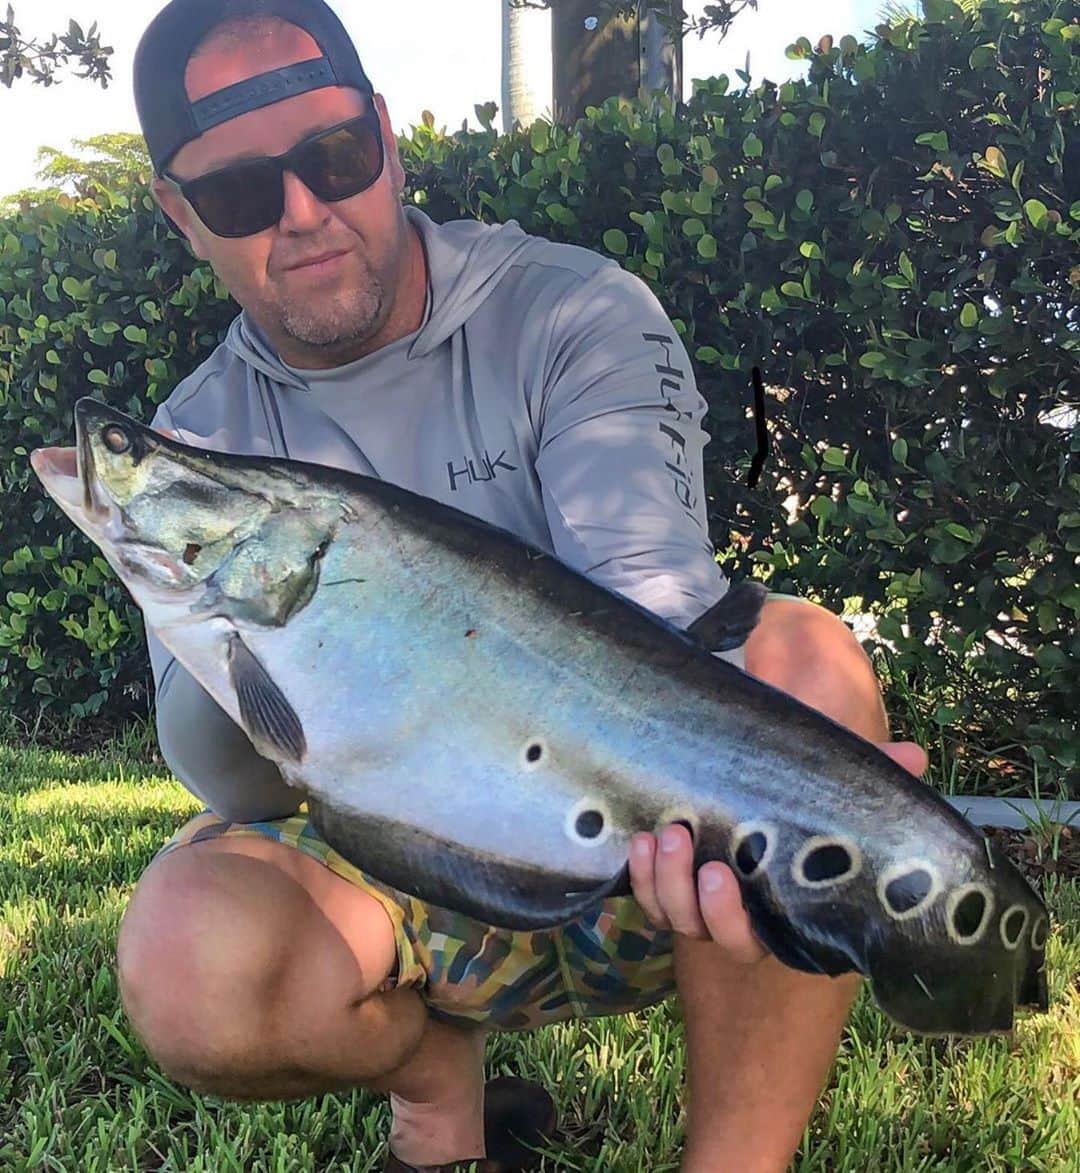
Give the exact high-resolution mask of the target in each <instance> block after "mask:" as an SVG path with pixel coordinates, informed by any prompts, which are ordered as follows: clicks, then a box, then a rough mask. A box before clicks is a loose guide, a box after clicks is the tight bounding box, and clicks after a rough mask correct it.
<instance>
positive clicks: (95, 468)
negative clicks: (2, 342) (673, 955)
mask: <svg viewBox="0 0 1080 1173" xmlns="http://www.w3.org/2000/svg"><path fill="white" fill-rule="evenodd" d="M31 459H32V464H33V467H34V470H35V472H36V473H37V476H38V478H39V479H40V481H41V482H42V485H43V486H44V488H45V490H46V492H47V493H48V494H49V495H50V496H51V497H52V498H53V500H54V501H55V502H56V503H57V504H58V505H59V506H60V508H61V509H62V510H63V511H64V512H65V513H66V514H67V516H68V517H69V518H70V519H71V521H72V522H73V523H74V524H75V525H76V526H77V527H78V529H79V530H81V531H82V532H83V533H84V534H86V536H87V537H88V538H89V539H90V540H91V541H93V542H94V543H95V544H96V545H97V546H98V547H99V548H100V550H101V552H102V554H103V555H104V557H105V558H106V560H107V561H108V563H109V564H110V566H111V567H112V568H113V570H114V571H115V572H116V574H117V576H118V577H119V579H120V580H121V581H122V582H123V584H124V585H125V586H126V588H127V589H128V591H129V592H130V594H131V596H132V598H133V599H134V601H135V603H136V604H137V605H138V607H139V608H140V609H141V611H142V614H143V618H144V620H145V622H146V624H147V626H148V627H150V628H151V629H152V630H153V631H154V632H155V633H156V634H157V636H158V638H159V639H160V640H161V642H162V644H163V645H164V646H165V647H166V648H167V649H168V650H169V651H170V652H171V653H172V654H173V655H174V656H175V657H176V659H177V660H178V661H179V662H180V663H181V664H182V665H183V666H184V667H185V668H186V669H187V670H188V671H189V672H190V673H191V674H192V675H193V676H194V678H195V679H196V680H197V681H198V682H199V683H200V684H201V685H202V686H203V687H204V688H205V689H206V690H207V692H208V693H209V694H210V695H211V696H212V697H213V698H214V699H215V700H216V701H217V703H218V704H219V705H221V707H222V708H223V709H224V710H225V712H226V713H228V714H229V716H230V717H231V718H232V719H233V720H234V721H235V722H236V723H237V724H238V725H239V726H240V727H241V728H242V729H243V730H244V731H245V732H246V734H247V736H248V737H249V738H250V740H251V742H252V744H253V745H254V747H255V749H256V750H257V751H258V752H259V753H260V754H262V755H264V756H265V757H267V758H269V759H270V760H272V761H273V762H275V763H276V764H277V766H278V768H279V769H280V771H281V774H282V776H283V778H284V779H285V781H286V782H287V783H289V785H291V786H294V787H296V788H297V790H298V791H300V792H302V794H303V796H304V800H305V801H306V802H307V806H308V813H309V817H310V819H311V820H312V822H313V823H314V825H315V827H316V829H317V830H318V831H319V833H320V834H321V835H322V836H323V837H324V838H325V839H326V841H327V842H328V843H329V844H330V845H331V846H332V847H333V848H334V849H335V850H337V851H338V852H339V853H340V854H341V855H342V856H344V857H345V858H346V859H348V860H350V861H351V862H352V863H354V864H356V865H357V866H359V867H361V868H363V869H364V870H365V871H366V872H368V873H369V874H371V875H373V876H375V877H376V878H377V879H379V880H381V881H383V882H384V883H387V884H389V885H391V886H393V887H395V888H397V889H399V890H401V891H403V892H406V893H410V894H412V895H414V896H416V897H418V898H420V899H423V900H426V901H429V902H431V903H433V904H436V905H438V906H441V907H446V908H450V909H454V910H457V911H459V912H462V913H464V914H467V915H469V916H471V917H474V918H476V919H478V920H480V921H482V922H483V923H485V924H489V925H493V926H496V927H500V928H507V929H521V930H537V929H547V928H553V927H556V926H558V925H561V924H565V923H568V922H570V921H572V920H574V919H575V918H578V917H581V916H584V915H586V914H588V913H589V911H590V910H593V909H595V908H596V907H597V906H598V904H599V903H600V902H601V901H603V900H606V899H608V898H610V897H613V896H625V895H629V894H630V893H631V888H630V882H629V872H628V862H627V861H628V852H629V845H630V839H631V836H632V835H634V834H635V833H637V832H639V831H653V832H656V831H658V830H659V829H660V828H661V827H663V826H664V825H666V824H668V823H672V822H681V823H683V824H684V825H685V826H686V827H687V828H688V829H689V830H690V832H691V835H692V837H693V843H694V862H695V866H696V867H700V866H701V865H702V864H704V863H705V862H707V861H711V860H719V861H722V862H724V863H726V864H728V865H729V866H730V867H731V868H732V870H733V872H734V874H735V877H736V879H737V881H738V884H739V887H740V891H741V895H742V900H743V904H744V905H745V907H746V909H747V910H748V913H749V916H750V920H751V923H752V926H753V929H754V931H755V933H756V934H757V936H758V937H759V938H760V939H761V941H762V942H763V944H764V945H765V946H766V947H767V948H768V949H769V950H770V951H771V952H772V954H773V955H774V956H775V957H776V958H777V959H778V960H779V961H780V962H782V963H783V964H785V965H788V966H790V967H792V968H794V969H797V970H801V971H804V972H808V973H816V974H827V975H830V976H836V975H839V974H842V973H849V972H858V973H860V974H862V975H863V976H864V977H865V978H866V979H867V980H868V982H869V986H870V989H871V991H872V993H873V996H874V998H875V999H876V1001H877V1003H878V1005H879V1006H880V1008H881V1009H882V1010H883V1011H884V1012H885V1014H887V1015H888V1016H889V1017H890V1018H891V1019H893V1020H894V1021H895V1022H896V1023H897V1024H899V1025H900V1026H901V1027H903V1028H905V1029H907V1030H910V1031H913V1032H916V1033H923V1034H939V1035H940V1034H985V1033H996V1032H1004V1031H1008V1030H1010V1029H1012V1026H1013V1022H1014V1015H1015V1012H1016V1011H1017V1009H1021V1008H1026V1009H1037V1010H1041V1011H1045V1010H1047V1009H1048V995H1047V981H1046V966H1045V954H1046V942H1047V936H1048V933H1049V930H1050V921H1049V915H1048V912H1047V909H1046V907H1045V905H1044V904H1043V902H1042V900H1041V899H1040V897H1039V896H1038V894H1037V893H1036V892H1035V891H1034V890H1033V888H1032V887H1031V886H1030V885H1029V884H1028V882H1027V881H1026V880H1025V879H1024V878H1023V876H1022V875H1021V874H1020V872H1019V871H1018V870H1017V868H1016V867H1015V866H1014V865H1013V864H1012V863H1011V862H1010V861H1009V860H1008V858H1007V857H1006V856H1004V855H1003V854H1002V853H1001V852H1000V851H999V850H998V848H997V847H996V846H995V845H994V844H993V843H991V842H990V841H989V840H987V839H986V838H984V837H983V836H982V835H981V834H980V833H979V832H978V831H977V830H976V829H975V828H974V827H973V826H972V825H971V824H970V823H968V822H967V820H965V819H964V818H963V817H962V816H960V815H959V814H958V813H957V812H956V811H955V810H953V808H952V807H951V806H950V805H949V804H948V803H947V802H946V801H944V799H943V798H942V797H941V796H940V795H938V794H937V793H936V792H935V791H934V790H933V789H932V788H931V787H930V786H928V785H927V784H925V783H924V782H922V781H921V780H919V779H917V778H915V777H914V776H913V775H911V774H910V773H909V772H908V771H907V770H905V769H903V768H902V767H901V766H900V765H898V764H897V763H896V762H895V761H893V759H892V758H890V757H889V756H888V755H887V754H885V753H884V752H882V750H881V749H880V748H878V747H877V746H876V745H874V744H873V743H872V742H870V741H867V740H866V739H864V738H862V737H861V736H859V735H858V734H856V733H854V732H852V731H851V730H849V729H846V728H845V727H843V726H842V725H840V724H838V723H836V722H835V721H833V720H831V719H830V718H828V717H827V716H825V715H824V714H823V713H820V712H819V711H817V710H816V709H813V708H812V707H810V706H808V705H805V704H803V703H802V702H800V701H799V700H797V699H796V698H795V697H793V696H791V695H789V694H787V693H785V692H783V691H782V690H779V689H777V688H774V687H773V686H771V685H769V684H768V683H766V682H765V681H763V680H760V679H759V678H757V677H756V676H754V675H752V674H751V673H748V672H746V671H743V670H742V669H740V668H739V667H737V666H736V665H734V664H732V663H729V662H727V661H726V660H724V659H722V658H720V657H718V656H717V655H716V654H715V653H716V652H717V651H721V650H724V649H730V648H733V647H738V646H740V645H741V644H742V643H744V642H745V640H746V638H747V637H748V635H749V633H750V632H751V631H752V630H753V628H754V626H755V625H756V623H757V621H758V618H759V616H760V611H761V606H762V602H763V596H764V594H765V590H764V587H763V585H762V584H761V583H757V582H753V581H751V580H743V581H742V582H738V583H734V584H732V585H731V586H730V587H729V588H728V590H727V593H726V594H725V595H724V596H723V597H722V598H721V599H720V601H719V602H718V603H717V604H716V605H715V606H714V607H713V608H711V609H710V610H709V611H707V612H706V613H705V614H704V615H703V616H702V617H701V619H699V620H698V621H697V622H696V623H694V624H692V625H691V626H690V627H689V628H688V629H686V630H681V629H680V628H678V627H677V626H675V625H673V624H671V623H669V622H667V621H665V620H663V619H661V618H659V617H658V616H656V615H654V614H653V613H651V612H650V611H648V610H646V609H645V608H643V607H640V606H638V605H637V604H635V603H634V602H632V601H631V600H630V599H628V598H626V597H625V596H623V595H621V594H619V593H617V592H614V591H611V590H608V589H606V588H605V587H603V586H602V585H600V584H599V583H597V582H595V581H593V580H592V579H591V578H589V577H588V576H587V575H584V574H581V573H579V572H578V571H576V570H574V569H573V568H571V567H570V566H568V565H566V564H564V563H563V562H562V561H560V560H559V559H558V558H556V557H554V556H553V555H551V554H550V553H548V552H546V551H543V550H541V549H539V548H536V547H534V546H531V545H529V544H528V543H525V542H523V541H521V540H520V539H519V538H518V537H516V536H515V535H513V534H511V533H508V532H506V531H504V530H501V529H498V528H496V527H493V526H491V525H489V524H487V523H486V522H483V521H482V520H480V519H478V518H475V517H472V516H471V515H469V514H467V513H464V512H462V511H459V510H457V509H454V508H452V507H450V506H448V505H445V504H443V503H441V502H438V501H435V500H432V499H429V498H426V497H423V496H420V495H417V494H415V493H413V492H411V491H409V490H407V489H405V488H403V487H400V486H397V485H394V484H392V483H389V482H385V481H381V480H378V479H375V478H370V477H365V476H360V475H358V474H355V473H352V472H346V471H342V470H339V469H335V468H331V467H324V466H321V465H317V464H308V463H301V462H297V461H291V460H284V459H277V458H268V457H261V456H244V455H235V454H226V453H221V452H215V451H212V450H207V449H204V448H200V447H194V446H191V445H188V444H185V443H182V442H181V441H180V440H179V439H176V438H173V437H169V436H165V435H162V434H159V433H157V432H155V431H153V430H151V429H150V428H147V427H146V426H144V425H143V424H141V423H139V422H138V421H137V420H134V419H132V418H131V417H129V416H127V415H125V414H123V413H121V412H118V411H116V410H114V409H112V408H111V407H109V406H107V405H105V404H103V403H101V402H99V401H98V400H96V399H93V398H91V397H86V398H83V399H81V400H80V401H79V402H78V404H77V405H76V408H75V446H74V452H72V449H70V448H50V449H41V450H38V451H36V452H35V453H33V454H32V458H31Z"/></svg>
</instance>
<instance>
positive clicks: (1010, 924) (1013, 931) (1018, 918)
mask: <svg viewBox="0 0 1080 1173" xmlns="http://www.w3.org/2000/svg"><path fill="white" fill-rule="evenodd" d="M1026 923H1027V913H1026V912H1025V911H1024V910H1023V909H1022V908H1012V909H1010V910H1009V911H1008V912H1007V913H1006V914H1005V918H1004V919H1003V920H1002V922H1001V937H1002V940H1003V941H1004V942H1005V944H1006V945H1007V946H1008V948H1010V949H1013V948H1015V947H1016V943H1017V941H1019V940H1020V934H1021V933H1022V932H1023V931H1024V925H1025V924H1026Z"/></svg>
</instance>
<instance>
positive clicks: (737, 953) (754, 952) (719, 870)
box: [697, 863, 768, 965]
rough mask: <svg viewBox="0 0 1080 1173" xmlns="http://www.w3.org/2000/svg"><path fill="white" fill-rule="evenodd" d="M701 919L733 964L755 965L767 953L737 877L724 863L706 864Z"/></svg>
mask: <svg viewBox="0 0 1080 1173" xmlns="http://www.w3.org/2000/svg"><path fill="white" fill-rule="evenodd" d="M697 886H698V893H699V902H700V907H701V915H702V917H703V919H704V921H705V926H706V928H707V929H708V930H709V936H710V937H712V939H713V940H714V941H715V942H716V943H717V944H718V945H720V946H721V947H722V948H723V949H724V951H725V953H727V955H728V956H729V957H730V958H731V959H732V960H733V961H738V962H741V963H743V964H744V965H752V964H753V963H754V962H756V961H760V960H761V959H762V958H763V957H764V956H765V955H766V954H767V953H768V949H766V948H765V946H764V945H762V943H761V942H760V941H759V940H758V939H757V937H756V936H754V930H753V927H752V926H751V924H750V915H749V913H747V911H746V909H745V908H744V907H743V902H742V895H741V894H740V892H739V882H738V880H736V879H735V873H734V872H733V871H732V870H731V868H729V867H728V866H727V864H723V863H707V864H704V865H703V866H702V868H701V870H700V871H699V872H698V879H697Z"/></svg>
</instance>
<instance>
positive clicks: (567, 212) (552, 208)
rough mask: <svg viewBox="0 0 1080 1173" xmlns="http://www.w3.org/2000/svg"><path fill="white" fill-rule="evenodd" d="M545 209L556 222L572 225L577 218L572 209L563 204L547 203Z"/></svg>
mask: <svg viewBox="0 0 1080 1173" xmlns="http://www.w3.org/2000/svg"><path fill="white" fill-rule="evenodd" d="M545 210H546V211H547V214H548V215H549V216H550V217H551V219H552V220H554V221H555V223H556V224H565V225H572V224H576V223H577V222H578V218H577V216H576V215H575V214H574V212H573V210H572V209H571V208H568V207H567V206H566V205H565V204H559V203H554V204H548V205H547V208H546V209H545Z"/></svg>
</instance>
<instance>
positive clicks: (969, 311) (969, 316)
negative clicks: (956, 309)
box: [960, 301, 979, 330]
mask: <svg viewBox="0 0 1080 1173" xmlns="http://www.w3.org/2000/svg"><path fill="white" fill-rule="evenodd" d="M978 322H979V311H978V309H977V308H976V307H975V306H974V305H973V304H972V303H971V302H970V301H969V302H965V303H964V308H963V309H962V310H961V311H960V325H961V326H963V327H964V329H965V330H970V329H972V328H973V327H974V326H976V325H978Z"/></svg>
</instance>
